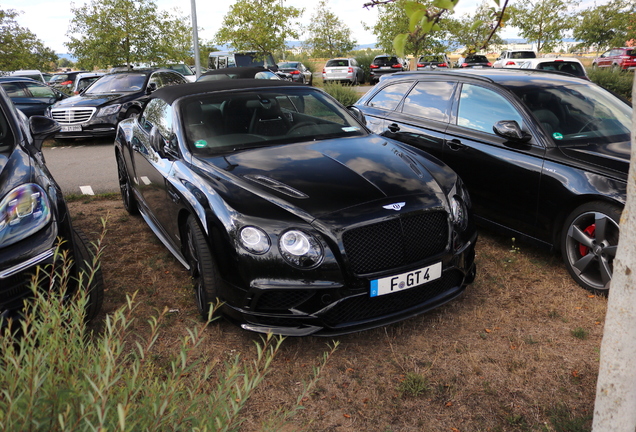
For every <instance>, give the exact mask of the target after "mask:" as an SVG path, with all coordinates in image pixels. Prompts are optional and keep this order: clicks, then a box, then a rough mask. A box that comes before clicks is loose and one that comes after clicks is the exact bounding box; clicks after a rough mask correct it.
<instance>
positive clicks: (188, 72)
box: [166, 64, 194, 76]
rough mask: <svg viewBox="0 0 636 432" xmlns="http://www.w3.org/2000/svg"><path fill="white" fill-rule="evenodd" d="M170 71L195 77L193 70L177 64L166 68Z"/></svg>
mask: <svg viewBox="0 0 636 432" xmlns="http://www.w3.org/2000/svg"><path fill="white" fill-rule="evenodd" d="M166 67H167V68H168V69H172V70H173V71H177V72H179V73H180V74H181V75H183V76H189V75H194V72H192V69H190V68H189V67H188V66H186V65H184V64H176V65H168V66H166Z"/></svg>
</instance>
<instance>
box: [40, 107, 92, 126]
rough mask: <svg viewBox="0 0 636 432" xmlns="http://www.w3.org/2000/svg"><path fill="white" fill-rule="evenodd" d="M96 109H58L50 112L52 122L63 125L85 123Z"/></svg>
mask: <svg viewBox="0 0 636 432" xmlns="http://www.w3.org/2000/svg"><path fill="white" fill-rule="evenodd" d="M96 110H97V109H96V108H59V109H52V110H51V117H53V120H55V121H56V122H58V123H59V124H63V125H77V124H82V123H86V122H87V121H89V120H90V119H91V117H93V114H94V113H95V111H96Z"/></svg>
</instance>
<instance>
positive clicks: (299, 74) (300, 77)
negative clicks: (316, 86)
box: [278, 61, 314, 85]
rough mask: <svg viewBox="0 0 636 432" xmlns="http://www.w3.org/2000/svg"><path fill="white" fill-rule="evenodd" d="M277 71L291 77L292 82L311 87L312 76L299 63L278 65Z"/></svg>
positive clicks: (292, 62)
mask: <svg viewBox="0 0 636 432" xmlns="http://www.w3.org/2000/svg"><path fill="white" fill-rule="evenodd" d="M278 70H279V71H280V72H285V73H288V74H290V75H291V76H292V81H294V82H299V83H301V84H309V85H313V83H314V76H313V74H312V73H311V71H310V70H309V68H308V67H307V66H305V65H304V64H302V63H301V62H297V61H291V62H283V63H278Z"/></svg>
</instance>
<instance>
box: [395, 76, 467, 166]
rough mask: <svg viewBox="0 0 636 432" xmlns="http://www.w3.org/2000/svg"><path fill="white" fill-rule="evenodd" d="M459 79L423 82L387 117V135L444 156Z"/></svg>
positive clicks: (411, 89)
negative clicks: (446, 134)
mask: <svg viewBox="0 0 636 432" xmlns="http://www.w3.org/2000/svg"><path fill="white" fill-rule="evenodd" d="M456 87H457V83H456V82H452V81H420V82H418V83H417V84H416V85H415V86H413V87H412V88H410V89H409V91H408V94H407V95H406V97H405V98H404V100H403V101H402V103H400V105H399V106H398V107H397V109H396V110H395V111H393V112H391V113H389V114H388V115H387V116H386V120H385V127H386V130H385V131H384V132H383V135H384V136H386V137H388V138H393V139H396V140H398V141H402V142H404V143H407V144H411V145H413V146H415V147H418V148H421V149H422V150H425V151H427V152H428V153H430V154H432V155H434V156H436V157H438V158H440V159H441V158H442V153H443V148H444V133H445V131H446V128H447V127H448V122H449V119H450V115H451V105H452V100H453V95H454V93H455V88H456Z"/></svg>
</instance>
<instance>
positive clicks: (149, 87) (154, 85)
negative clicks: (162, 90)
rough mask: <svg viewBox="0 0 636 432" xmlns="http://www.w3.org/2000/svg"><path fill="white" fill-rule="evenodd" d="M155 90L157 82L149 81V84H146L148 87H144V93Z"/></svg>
mask: <svg viewBox="0 0 636 432" xmlns="http://www.w3.org/2000/svg"><path fill="white" fill-rule="evenodd" d="M155 90H157V83H153V82H151V83H150V84H148V87H146V94H150V93H152V92H153V91H155Z"/></svg>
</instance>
